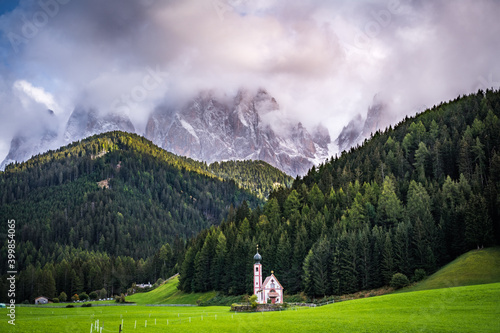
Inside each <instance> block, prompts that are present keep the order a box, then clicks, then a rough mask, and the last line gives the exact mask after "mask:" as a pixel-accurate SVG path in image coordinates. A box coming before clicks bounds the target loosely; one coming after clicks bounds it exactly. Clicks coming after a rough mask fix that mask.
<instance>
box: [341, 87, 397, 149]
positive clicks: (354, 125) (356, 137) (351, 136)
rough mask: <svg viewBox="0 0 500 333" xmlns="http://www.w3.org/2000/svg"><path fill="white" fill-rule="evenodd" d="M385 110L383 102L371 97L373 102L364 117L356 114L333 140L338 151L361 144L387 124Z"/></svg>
mask: <svg viewBox="0 0 500 333" xmlns="http://www.w3.org/2000/svg"><path fill="white" fill-rule="evenodd" d="M386 111H387V107H386V105H385V103H384V102H383V101H381V100H380V99H379V98H378V97H377V96H375V97H374V98H373V104H372V105H371V106H370V107H369V108H368V112H367V114H366V119H363V117H362V116H361V115H359V114H358V115H357V116H356V117H354V118H353V119H352V120H351V121H350V122H349V124H347V126H344V128H343V129H342V132H341V133H340V134H339V136H338V137H337V139H336V140H335V144H337V146H338V151H339V152H343V151H346V150H349V149H350V148H351V147H354V146H356V145H358V144H361V143H362V142H363V141H364V140H365V139H367V138H369V137H370V136H371V135H372V134H374V133H375V132H376V131H378V130H379V129H382V128H385V127H386V126H387V125H389V121H388V119H387V114H386Z"/></svg>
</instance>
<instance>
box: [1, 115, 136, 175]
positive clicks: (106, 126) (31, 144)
mask: <svg viewBox="0 0 500 333" xmlns="http://www.w3.org/2000/svg"><path fill="white" fill-rule="evenodd" d="M58 123H59V120H58V119H57V117H56V115H54V112H52V111H51V110H48V113H47V115H45V117H43V118H42V119H41V121H40V122H39V123H37V124H36V125H33V126H34V128H33V126H32V128H29V129H25V130H24V131H21V132H19V133H18V134H17V135H16V136H14V138H13V139H12V141H11V143H10V149H9V153H8V154H7V157H6V158H5V159H4V160H3V162H2V164H0V170H4V169H5V167H6V166H7V165H8V164H10V163H14V162H23V161H26V160H28V159H29V158H31V157H32V156H34V155H36V154H39V153H43V152H46V151H47V150H49V149H57V148H59V147H60V146H62V145H65V144H68V143H70V142H73V141H77V140H80V139H83V138H86V137H89V136H92V135H94V134H99V133H104V132H109V131H116V130H120V131H127V132H135V128H134V125H132V123H131V122H130V120H129V119H128V117H126V116H123V115H116V114H105V115H101V114H99V113H98V112H97V111H96V110H95V109H92V108H83V107H77V108H75V110H74V111H73V113H72V114H71V116H70V118H69V120H68V122H67V124H66V126H65V130H64V133H62V134H61V133H60V132H61V131H60V129H59V127H58V125H57V124H58Z"/></svg>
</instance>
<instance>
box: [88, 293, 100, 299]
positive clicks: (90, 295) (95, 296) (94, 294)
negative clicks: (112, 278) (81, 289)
mask: <svg viewBox="0 0 500 333" xmlns="http://www.w3.org/2000/svg"><path fill="white" fill-rule="evenodd" d="M97 297H99V296H97V293H96V292H95V291H93V292H91V293H90V294H89V298H90V299H97Z"/></svg>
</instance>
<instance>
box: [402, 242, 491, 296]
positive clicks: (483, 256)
mask: <svg viewBox="0 0 500 333" xmlns="http://www.w3.org/2000/svg"><path fill="white" fill-rule="evenodd" d="M495 282H500V247H492V248H487V249H482V250H474V251H470V252H467V253H465V254H463V255H461V256H460V257H458V258H457V259H455V260H453V261H452V262H450V263H449V264H448V265H446V266H444V267H443V268H441V269H440V270H439V271H437V272H436V273H434V274H433V275H431V276H429V277H428V278H427V279H425V280H423V281H422V282H420V283H417V284H416V285H415V286H412V287H410V288H407V289H404V290H403V291H419V290H430V289H439V288H448V287H457V286H471V285H476V284H485V283H495Z"/></svg>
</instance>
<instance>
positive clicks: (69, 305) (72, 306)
mask: <svg viewBox="0 0 500 333" xmlns="http://www.w3.org/2000/svg"><path fill="white" fill-rule="evenodd" d="M66 307H67V308H74V307H75V306H74V305H73V304H68V305H66Z"/></svg>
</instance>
